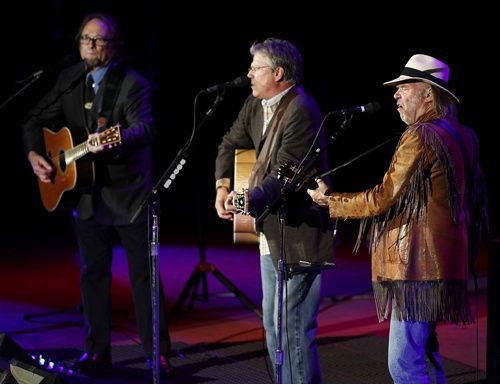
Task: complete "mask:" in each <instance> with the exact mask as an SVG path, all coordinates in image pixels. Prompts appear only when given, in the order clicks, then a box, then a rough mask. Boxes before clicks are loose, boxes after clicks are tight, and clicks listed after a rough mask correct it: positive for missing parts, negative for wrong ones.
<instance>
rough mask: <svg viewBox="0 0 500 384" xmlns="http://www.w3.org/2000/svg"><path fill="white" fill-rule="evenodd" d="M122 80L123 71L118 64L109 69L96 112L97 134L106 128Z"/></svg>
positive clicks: (123, 76)
mask: <svg viewBox="0 0 500 384" xmlns="http://www.w3.org/2000/svg"><path fill="white" fill-rule="evenodd" d="M124 78H125V70H124V69H123V68H122V67H121V66H120V65H118V64H115V65H114V66H113V67H111V68H110V70H109V72H108V73H107V76H106V85H105V87H104V94H103V97H102V103H101V105H100V108H99V111H98V112H97V116H98V117H97V129H96V131H97V132H101V131H103V130H105V129H106V128H107V127H108V125H109V120H110V119H111V114H112V112H113V108H114V107H115V104H116V100H117V99H118V93H119V91H120V86H121V84H122V82H123V79H124Z"/></svg>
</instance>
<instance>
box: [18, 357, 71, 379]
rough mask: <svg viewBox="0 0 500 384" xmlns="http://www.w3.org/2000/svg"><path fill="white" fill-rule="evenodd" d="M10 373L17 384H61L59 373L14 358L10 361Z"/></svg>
mask: <svg viewBox="0 0 500 384" xmlns="http://www.w3.org/2000/svg"><path fill="white" fill-rule="evenodd" d="M10 374H11V375H12V377H13V378H14V379H15V383H18V384H63V381H62V379H61V378H60V377H59V375H57V374H55V373H50V372H47V371H44V370H43V369H40V368H38V367H36V366H34V365H30V364H26V363H23V362H21V361H17V360H15V359H13V360H12V361H11V362H10Z"/></svg>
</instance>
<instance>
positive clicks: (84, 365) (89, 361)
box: [73, 352, 111, 371]
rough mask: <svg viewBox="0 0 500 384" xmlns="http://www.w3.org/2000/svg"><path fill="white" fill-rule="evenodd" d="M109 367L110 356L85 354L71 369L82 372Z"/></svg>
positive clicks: (106, 354) (107, 354)
mask: <svg viewBox="0 0 500 384" xmlns="http://www.w3.org/2000/svg"><path fill="white" fill-rule="evenodd" d="M110 365H111V354H109V353H105V354H100V353H89V352H85V353H84V354H83V355H82V356H81V357H80V359H79V360H78V361H76V362H75V363H74V364H73V368H75V369H79V370H82V371H90V370H97V369H103V368H107V367H109V366H110Z"/></svg>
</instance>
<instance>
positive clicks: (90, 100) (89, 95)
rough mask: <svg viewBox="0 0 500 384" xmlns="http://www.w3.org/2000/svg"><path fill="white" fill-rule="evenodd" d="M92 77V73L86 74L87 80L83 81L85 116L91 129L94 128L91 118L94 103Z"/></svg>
mask: <svg viewBox="0 0 500 384" xmlns="http://www.w3.org/2000/svg"><path fill="white" fill-rule="evenodd" d="M94 96H95V92H94V78H93V77H92V75H88V76H87V80H86V81H85V100H84V102H85V103H84V108H85V118H86V120H87V126H88V127H89V128H90V130H91V131H92V130H93V128H94V124H93V118H92V112H91V110H92V106H93V104H94Z"/></svg>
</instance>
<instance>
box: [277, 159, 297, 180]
mask: <svg viewBox="0 0 500 384" xmlns="http://www.w3.org/2000/svg"><path fill="white" fill-rule="evenodd" d="M296 173H297V166H296V165H295V164H294V163H292V162H286V163H284V164H281V165H280V167H279V168H278V179H280V180H283V181H284V182H285V183H289V182H291V181H292V179H293V177H294V176H295V174H296Z"/></svg>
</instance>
